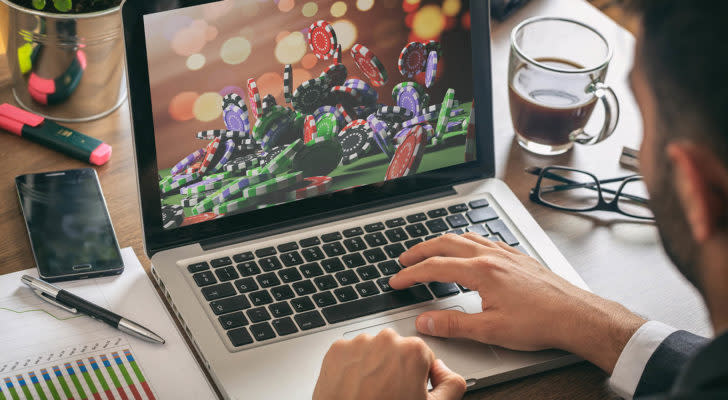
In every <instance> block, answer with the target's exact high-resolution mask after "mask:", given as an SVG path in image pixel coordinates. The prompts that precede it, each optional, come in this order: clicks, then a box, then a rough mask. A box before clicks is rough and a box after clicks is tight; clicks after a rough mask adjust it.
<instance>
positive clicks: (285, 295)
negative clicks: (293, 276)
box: [270, 285, 296, 301]
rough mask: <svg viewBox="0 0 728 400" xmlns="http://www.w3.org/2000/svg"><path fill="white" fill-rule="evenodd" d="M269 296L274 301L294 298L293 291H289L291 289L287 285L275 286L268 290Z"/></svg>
mask: <svg viewBox="0 0 728 400" xmlns="http://www.w3.org/2000/svg"><path fill="white" fill-rule="evenodd" d="M270 294H272V295H273V298H274V299H276V301H282V300H288V299H292V298H294V297H296V295H295V294H294V293H293V290H291V287H290V286H288V285H281V286H276V287H274V288H272V289H271V290H270Z"/></svg>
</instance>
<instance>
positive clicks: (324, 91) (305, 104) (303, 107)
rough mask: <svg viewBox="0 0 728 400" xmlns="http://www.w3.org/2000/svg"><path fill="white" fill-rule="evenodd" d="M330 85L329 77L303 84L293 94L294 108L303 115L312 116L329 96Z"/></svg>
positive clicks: (323, 76)
mask: <svg viewBox="0 0 728 400" xmlns="http://www.w3.org/2000/svg"><path fill="white" fill-rule="evenodd" d="M330 84H331V79H330V78H329V77H328V75H322V76H319V77H318V78H315V79H311V80H308V81H306V82H303V83H302V84H301V86H299V87H298V88H296V91H295V92H293V99H292V105H293V108H294V109H295V110H296V111H298V112H300V113H302V114H312V113H313V112H314V111H315V110H316V109H317V108H318V107H320V106H321V105H322V103H323V102H324V101H325V100H326V98H327V97H328V96H329V88H330V87H331V86H330Z"/></svg>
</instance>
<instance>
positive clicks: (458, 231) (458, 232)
mask: <svg viewBox="0 0 728 400" xmlns="http://www.w3.org/2000/svg"><path fill="white" fill-rule="evenodd" d="M445 233H452V234H453V235H462V234H463V233H465V231H464V230H462V229H460V228H458V229H453V230H451V231H447V232H445Z"/></svg>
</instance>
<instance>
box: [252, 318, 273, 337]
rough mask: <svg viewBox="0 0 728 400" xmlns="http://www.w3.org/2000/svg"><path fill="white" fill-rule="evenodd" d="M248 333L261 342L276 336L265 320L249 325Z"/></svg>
mask: <svg viewBox="0 0 728 400" xmlns="http://www.w3.org/2000/svg"><path fill="white" fill-rule="evenodd" d="M250 333H251V334H253V337H254V338H255V340H257V341H259V342H262V341H264V340H268V339H273V338H274V337H276V334H275V332H273V328H271V327H270V324H269V323H267V322H261V323H259V324H255V325H250Z"/></svg>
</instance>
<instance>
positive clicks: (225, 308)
mask: <svg viewBox="0 0 728 400" xmlns="http://www.w3.org/2000/svg"><path fill="white" fill-rule="evenodd" d="M210 307H211V308H212V312H214V313H215V315H220V314H227V313H231V312H233V311H240V310H244V309H246V308H250V303H249V302H248V299H246V298H245V295H244V294H239V295H237V296H234V297H228V298H225V299H222V300H215V301H212V302H210Z"/></svg>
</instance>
